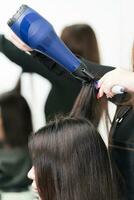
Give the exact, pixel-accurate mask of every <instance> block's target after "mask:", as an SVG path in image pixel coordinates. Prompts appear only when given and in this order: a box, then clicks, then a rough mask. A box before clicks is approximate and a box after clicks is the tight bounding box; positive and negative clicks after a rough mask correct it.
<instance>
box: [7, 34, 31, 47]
mask: <svg viewBox="0 0 134 200" xmlns="http://www.w3.org/2000/svg"><path fill="white" fill-rule="evenodd" d="M7 39H8V40H10V41H11V42H12V43H13V44H14V45H15V46H16V47H18V48H19V49H20V50H22V51H33V50H32V49H31V48H30V47H29V46H28V45H27V44H25V43H24V42H23V41H22V40H20V38H19V37H18V36H16V35H15V34H14V33H13V32H12V34H11V35H10V36H7Z"/></svg>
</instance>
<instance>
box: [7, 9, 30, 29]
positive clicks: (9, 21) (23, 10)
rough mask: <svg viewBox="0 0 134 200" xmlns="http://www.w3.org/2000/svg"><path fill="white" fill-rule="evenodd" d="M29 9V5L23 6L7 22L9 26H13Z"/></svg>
mask: <svg viewBox="0 0 134 200" xmlns="http://www.w3.org/2000/svg"><path fill="white" fill-rule="evenodd" d="M26 9H28V6H27V5H22V6H21V7H20V8H19V10H18V11H17V12H16V13H15V14H14V15H13V17H12V18H10V19H9V20H8V22H7V24H8V26H10V27H11V26H12V25H13V24H14V23H15V22H16V21H17V20H18V19H19V17H20V16H21V15H22V14H23V13H24V12H25V10H26Z"/></svg>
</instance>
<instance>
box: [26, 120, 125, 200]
mask: <svg viewBox="0 0 134 200" xmlns="http://www.w3.org/2000/svg"><path fill="white" fill-rule="evenodd" d="M29 148H30V152H31V154H32V158H33V165H34V168H35V177H36V183H37V188H38V192H39V195H40V197H41V200H63V199H64V200H90V199H91V200H120V197H119V196H118V192H117V185H116V180H115V176H114V174H113V170H112V165H111V161H110V158H109V153H108V151H107V148H106V146H105V144H104V142H103V140H102V138H101V136H100V134H99V133H98V132H97V130H96V129H95V128H94V126H93V125H92V124H91V123H90V122H89V121H88V120H86V119H84V118H76V117H75V118H73V117H72V118H71V117H67V118H63V119H58V120H55V121H54V122H51V123H49V124H48V125H47V126H46V127H43V128H42V129H40V130H39V131H38V132H36V134H35V135H33V136H32V138H31V140H30V143H29ZM121 200H122V199H121Z"/></svg>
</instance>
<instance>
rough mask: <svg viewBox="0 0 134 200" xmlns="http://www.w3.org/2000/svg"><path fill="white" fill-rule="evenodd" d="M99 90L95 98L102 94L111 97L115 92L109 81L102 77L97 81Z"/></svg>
mask: <svg viewBox="0 0 134 200" xmlns="http://www.w3.org/2000/svg"><path fill="white" fill-rule="evenodd" d="M99 88H100V89H99V92H98V95H97V98H101V97H102V96H103V95H104V94H105V95H106V97H107V98H112V97H113V96H114V95H115V94H114V93H113V92H112V90H111V89H112V87H111V83H110V82H109V81H106V80H104V79H101V80H100V81H99Z"/></svg>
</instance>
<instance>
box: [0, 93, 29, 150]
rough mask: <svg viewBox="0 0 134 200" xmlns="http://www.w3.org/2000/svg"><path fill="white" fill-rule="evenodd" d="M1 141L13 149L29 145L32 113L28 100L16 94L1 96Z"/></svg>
mask: <svg viewBox="0 0 134 200" xmlns="http://www.w3.org/2000/svg"><path fill="white" fill-rule="evenodd" d="M0 132H1V134H0V135H1V140H3V142H4V143H6V144H8V145H9V146H11V147H20V146H25V145H27V144H28V137H29V135H30V134H31V132H32V121H31V112H30V109H29V106H28V104H27V102H26V100H25V99H24V98H23V97H22V96H21V95H20V94H17V93H16V92H8V93H5V94H3V95H1V96H0Z"/></svg>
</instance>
